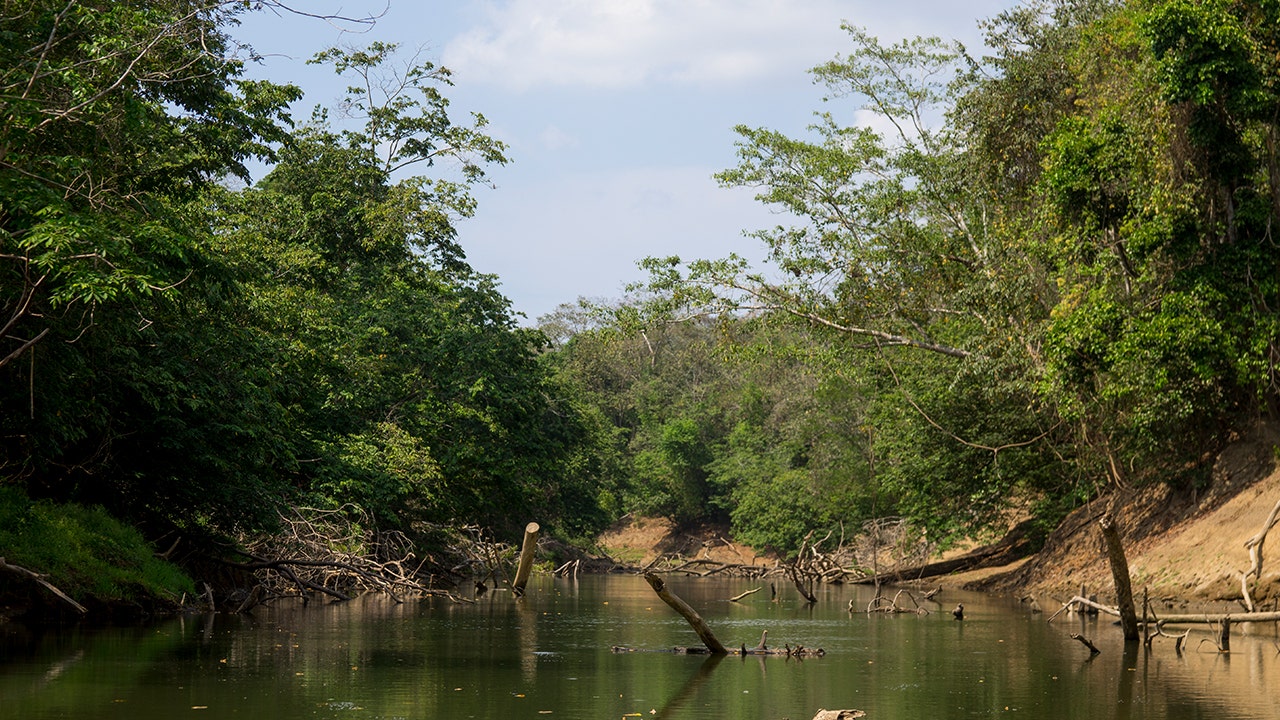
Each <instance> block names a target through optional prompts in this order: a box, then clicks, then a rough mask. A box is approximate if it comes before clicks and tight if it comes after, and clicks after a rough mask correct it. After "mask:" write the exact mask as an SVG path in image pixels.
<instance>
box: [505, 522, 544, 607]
mask: <svg viewBox="0 0 1280 720" xmlns="http://www.w3.org/2000/svg"><path fill="white" fill-rule="evenodd" d="M541 529H542V528H541V527H539V525H538V523H536V522H531V523H529V524H528V525H525V526H524V545H522V546H521V547H520V567H519V568H517V569H516V581H515V582H514V583H512V584H511V590H512V591H513V592H515V594H516V597H521V596H523V595H524V586H525V585H527V584H528V583H529V572H530V571H531V570H533V556H534V553H535V552H536V551H537V549H538V532H539V531H540V530H541Z"/></svg>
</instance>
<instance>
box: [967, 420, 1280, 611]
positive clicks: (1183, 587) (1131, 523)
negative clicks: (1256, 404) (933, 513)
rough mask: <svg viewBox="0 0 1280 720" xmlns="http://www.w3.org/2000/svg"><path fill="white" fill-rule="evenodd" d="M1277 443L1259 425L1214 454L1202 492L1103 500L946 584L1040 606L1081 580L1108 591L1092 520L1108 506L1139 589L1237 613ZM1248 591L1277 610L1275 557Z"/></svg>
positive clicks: (1278, 483) (1279, 494)
mask: <svg viewBox="0 0 1280 720" xmlns="http://www.w3.org/2000/svg"><path fill="white" fill-rule="evenodd" d="M1278 447H1280V432H1278V431H1277V428H1276V427H1274V426H1268V427H1260V428H1258V429H1257V430H1255V431H1254V433H1253V434H1252V435H1251V436H1249V437H1246V438H1242V439H1241V440H1239V441H1238V442H1236V443H1234V444H1232V445H1231V446H1230V447H1228V448H1227V449H1226V450H1225V451H1224V452H1223V453H1222V454H1221V455H1220V456H1219V458H1218V460H1217V462H1216V463H1215V465H1214V468H1213V472H1212V477H1211V481H1210V483H1209V485H1208V487H1206V488H1204V489H1202V490H1200V491H1196V490H1193V489H1192V490H1181V491H1178V490H1174V489H1172V488H1170V487H1169V486H1167V485H1162V484H1161V485H1156V486H1153V487H1147V488H1142V489H1139V490H1125V491H1119V492H1116V493H1114V494H1112V495H1110V496H1107V497H1103V498H1099V499H1098V500H1095V501H1094V502H1092V503H1090V504H1089V505H1087V506H1085V507H1082V508H1079V509H1078V510H1076V511H1075V512H1073V513H1072V514H1071V515H1069V516H1068V517H1067V518H1066V519H1065V520H1064V521H1063V522H1062V524H1061V525H1059V527H1058V528H1057V529H1056V530H1055V531H1054V532H1053V533H1051V534H1050V536H1049V538H1048V539H1047V541H1046V543H1045V546H1044V548H1043V549H1042V550H1041V551H1040V552H1039V553H1037V554H1036V555H1035V556H1033V557H1031V558H1028V559H1027V560H1025V561H1023V562H1021V563H1019V564H1017V565H1016V566H1012V567H1007V568H1003V569H999V570H996V569H988V570H986V571H983V572H980V573H976V574H970V575H957V576H954V577H951V578H949V579H948V581H947V582H948V583H949V584H953V585H954V586H956V587H962V588H966V589H973V590H984V591H988V592H997V593H1007V594H1016V595H1018V596H1027V595H1030V596H1034V597H1036V598H1037V599H1039V600H1040V604H1041V605H1042V606H1043V607H1045V608H1048V607H1050V604H1052V603H1053V602H1058V601H1065V600H1067V599H1069V598H1070V597H1071V596H1072V595H1074V594H1076V593H1077V592H1078V591H1079V588H1080V586H1081V585H1084V586H1086V587H1088V588H1089V589H1090V592H1094V591H1096V592H1098V594H1099V596H1100V597H1107V596H1108V595H1109V594H1110V593H1111V571H1110V567H1109V565H1108V563H1107V559H1106V553H1105V551H1104V549H1103V545H1102V539H1101V536H1100V533H1099V531H1098V528H1097V518H1098V517H1099V516H1100V515H1101V514H1102V513H1103V512H1111V513H1112V514H1113V515H1114V516H1115V517H1116V518H1117V520H1118V522H1119V525H1120V529H1121V534H1122V539H1123V541H1124V545H1125V554H1126V556H1127V558H1128V561H1129V572H1130V576H1131V577H1132V578H1133V585H1134V591H1135V592H1141V590H1142V588H1146V589H1147V590H1148V592H1149V594H1150V596H1151V597H1152V598H1155V599H1158V600H1160V601H1161V602H1163V603H1164V604H1165V605H1166V606H1168V607H1191V608H1194V609H1196V610H1201V609H1203V610H1206V611H1207V610H1210V609H1216V610H1218V611H1227V610H1236V611H1238V610H1239V609H1240V605H1239V601H1240V600H1241V599H1242V597H1243V595H1242V592H1241V582H1240V578H1241V575H1242V574H1243V573H1244V571H1246V570H1247V569H1248V568H1249V566H1250V558H1249V553H1248V551H1247V549H1246V548H1245V542H1246V541H1247V540H1249V539H1250V538H1251V537H1253V536H1254V535H1255V534H1257V533H1258V532H1260V531H1261V530H1262V529H1263V526H1264V524H1265V523H1266V521H1267V518H1268V516H1269V515H1270V513H1271V511H1272V509H1273V508H1274V507H1275V506H1276V503H1277V502H1278V501H1280V471H1277V467H1276V465H1277V448H1278ZM1264 560H1265V554H1264ZM1250 592H1251V594H1252V596H1253V599H1254V601H1255V602H1257V603H1258V604H1259V606H1262V607H1266V608H1271V607H1273V606H1275V604H1276V602H1277V601H1278V600H1280V563H1271V564H1270V565H1267V564H1264V565H1263V572H1262V577H1261V580H1260V581H1259V582H1258V583H1257V584H1256V586H1253V588H1252V589H1251V591H1250Z"/></svg>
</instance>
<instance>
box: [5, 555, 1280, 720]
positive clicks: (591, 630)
mask: <svg viewBox="0 0 1280 720" xmlns="http://www.w3.org/2000/svg"><path fill="white" fill-rule="evenodd" d="M669 584H670V586H671V587H672V589H673V591H675V592H676V593H677V594H679V595H680V596H681V597H682V598H684V599H685V600H686V601H688V602H689V603H690V604H691V605H693V606H694V607H696V608H697V609H698V610H699V613H700V614H701V615H702V616H703V617H704V618H705V619H706V620H707V622H708V623H709V624H710V625H711V626H712V627H713V628H714V629H715V631H716V634H717V635H718V636H719V637H720V639H721V641H723V642H724V643H725V644H726V645H728V646H732V647H736V646H738V645H740V644H746V645H748V646H753V645H755V644H756V643H757V642H758V641H759V638H760V633H761V631H762V630H768V631H769V640H770V645H772V646H781V645H784V644H787V643H790V644H791V645H792V646H795V645H798V644H802V645H805V646H806V647H822V648H824V649H825V650H826V651H827V655H826V656H825V657H823V658H811V659H807V660H804V661H803V662H800V661H796V660H794V659H791V660H788V659H786V658H782V657H768V658H765V657H761V656H753V657H747V658H739V657H728V658H716V657H706V656H679V655H673V654H670V653H668V652H661V651H662V650H664V649H667V648H670V647H672V646H677V645H692V644H695V643H696V642H697V638H696V636H695V635H694V634H693V631H692V630H690V629H689V627H688V626H687V625H686V624H685V623H684V621H683V620H682V619H681V618H679V617H678V616H676V615H675V614H674V613H673V612H671V611H670V609H669V608H667V607H666V606H665V605H664V604H663V603H662V602H661V601H660V600H658V599H657V598H656V597H655V596H654V595H653V592H652V591H651V590H650V589H649V587H648V585H647V584H646V583H645V582H644V581H643V580H642V579H640V578H638V577H603V578H601V577H590V576H588V577H583V578H581V579H580V580H578V581H577V582H574V581H572V580H567V579H566V580H555V581H552V580H550V579H544V580H542V581H540V582H537V583H533V584H531V585H530V588H529V592H528V593H527V594H526V596H525V597H524V598H523V599H521V600H516V599H514V598H512V597H511V595H510V594H509V593H503V592H490V593H486V594H485V595H483V596H481V597H480V598H478V602H477V603H475V604H454V603H451V602H449V601H448V600H446V599H441V598H433V599H426V600H422V601H418V602H408V603H405V604H402V605H397V604H395V603H392V602H389V601H385V600H383V599H381V598H364V599H360V600H357V601H355V602H352V603H346V604H339V605H333V604H316V603H313V604H312V605H311V606H310V607H302V606H289V605H280V606H275V607H267V608H260V609H258V610H256V611H255V613H254V614H253V615H251V616H236V615H208V616H195V617H185V618H177V619H174V620H172V621H169V622H165V623H162V624H159V625H154V626H149V627H143V628H112V629H103V630H92V631H90V630H84V629H78V628H74V627H73V628H66V629H62V630H56V629H45V630H43V631H39V630H33V631H28V632H26V633H25V634H24V633H21V632H15V631H14V629H13V628H5V629H4V630H3V631H0V633H2V634H0V720H8V719H9V718H15V719H16V718H24V719H25V718H37V719H39V718H87V717H92V718H128V720H151V719H153V718H155V719H158V718H172V717H174V716H182V715H187V714H190V713H191V712H192V710H193V709H195V708H199V716H200V717H204V718H231V717H236V718H241V717H270V718H293V717H321V718H344V717H362V718H428V717H432V718H437V717H440V718H503V719H505V718H512V717H532V716H539V717H541V716H542V715H549V716H550V717H552V718H554V717H561V718H609V717H613V718H620V717H626V716H628V715H630V716H631V717H635V714H636V713H639V714H641V715H642V716H643V717H655V718H688V719H697V720H708V719H710V718H727V717H733V718H744V719H746V720H751V719H752V718H767V719H769V720H777V719H778V718H786V717H790V718H808V717H812V715H813V713H814V712H815V711H816V710H817V709H818V708H820V707H825V708H837V707H854V708H860V709H863V710H866V711H867V712H868V717H869V718H871V719H872V720H879V719H881V718H902V719H903V720H906V719H908V718H909V719H910V720H919V718H933V717H948V718H965V717H983V718H987V717H997V716H999V717H1005V716H1009V717H1012V716H1014V715H1021V716H1023V717H1033V718H1046V719H1049V720H1053V719H1055V718H1064V719H1065V718H1094V717H1104V718H1111V717H1114V718H1125V719H1131V720H1147V719H1153V720H1154V719H1163V718H1170V719H1173V718H1176V719H1177V720H1187V719H1191V720H1195V719H1197V718H1263V719H1266V718H1273V719H1275V720H1280V710H1277V706H1278V705H1280V703H1277V701H1278V700H1280V697H1278V696H1277V693H1278V692H1280V691H1278V690H1277V688H1280V682H1278V681H1280V656H1278V655H1277V642H1276V634H1275V628H1274V627H1273V626H1262V627H1254V628H1250V627H1245V626H1241V628H1240V629H1241V630H1242V631H1244V632H1250V633H1254V634H1252V635H1240V634H1237V636H1236V637H1235V638H1233V641H1232V649H1233V651H1234V652H1233V653H1232V654H1231V655H1230V656H1224V655H1219V654H1218V653H1217V652H1216V648H1215V647H1214V646H1213V645H1212V643H1200V644H1197V641H1198V638H1197V636H1196V635H1194V634H1193V636H1192V641H1191V642H1190V644H1189V646H1188V649H1187V651H1186V652H1184V654H1183V655H1182V656H1178V655H1177V654H1176V653H1175V652H1174V651H1173V647H1172V641H1164V640H1157V641H1156V642H1155V643H1154V647H1153V648H1152V649H1150V650H1147V649H1145V648H1142V647H1141V646H1140V645H1138V644H1131V645H1129V646H1125V644H1124V643H1123V642H1121V641H1120V640H1119V631H1118V630H1117V629H1116V628H1114V627H1112V626H1111V625H1110V624H1109V622H1108V621H1107V620H1105V619H1104V620H1099V619H1097V618H1089V617H1083V616H1076V617H1074V618H1070V619H1066V618H1063V619H1060V620H1058V621H1056V622H1055V623H1054V624H1053V625H1049V624H1047V623H1045V621H1044V616H1043V615H1031V614H1030V613H1028V612H1026V610H1025V608H1023V607H1021V606H1020V605H1018V604H1017V603H1016V602H1012V601H1009V602H1006V601H1003V600H1000V599H993V598H985V597H982V596H975V595H963V596H961V595H959V594H957V593H953V592H946V593H944V596H945V597H944V598H943V599H945V604H939V603H930V604H929V607H930V609H931V610H932V612H931V613H930V614H929V615H924V616H915V615H898V616H894V615H883V614H876V615H867V614H865V613H861V612H855V613H849V612H847V611H846V608H847V607H848V604H849V601H850V600H853V601H854V607H857V608H862V607H866V603H867V602H868V601H869V600H870V594H869V593H870V591H869V590H868V591H865V592H864V590H863V589H860V588H853V587H843V588H842V587H826V588H822V589H820V596H819V602H818V604H817V605H816V606H814V607H808V606H806V604H805V603H804V602H803V601H802V600H800V599H799V598H798V597H796V596H794V593H791V594H788V593H787V592H784V591H782V590H780V597H779V602H776V603H774V602H770V601H769V599H768V598H767V597H763V598H760V595H763V593H761V594H759V595H756V596H751V598H747V599H745V601H744V602H740V603H730V602H728V598H730V597H732V596H734V595H737V594H738V593H740V592H742V591H744V590H746V589H749V588H750V587H751V586H752V584H751V583H748V582H746V581H734V580H717V581H708V580H687V579H683V578H672V579H671V580H670V582H669ZM752 598H759V599H758V600H754V599H752ZM961 600H962V601H963V602H964V603H965V609H966V618H965V620H964V621H962V622H957V621H955V620H953V619H952V618H951V615H950V613H949V612H948V611H947V609H948V608H950V607H952V606H954V603H955V602H957V601H961ZM1072 632H1078V633H1081V634H1083V635H1085V636H1086V637H1089V638H1090V639H1092V640H1093V641H1094V643H1095V644H1097V645H1098V646H1099V648H1100V649H1101V650H1102V654H1101V655H1098V656H1096V657H1094V658H1092V659H1091V658H1090V655H1089V652H1088V650H1087V649H1086V648H1084V647H1083V646H1082V645H1081V644H1080V643H1078V642H1076V641H1075V640H1072V639H1071V638H1070V637H1069V635H1070V633H1072ZM1199 637H1206V635H1204V634H1202V635H1200V636H1199ZM615 645H625V646H630V647H636V648H640V649H642V650H643V651H642V652H634V653H613V652H610V650H609V649H610V648H611V647H612V646H615Z"/></svg>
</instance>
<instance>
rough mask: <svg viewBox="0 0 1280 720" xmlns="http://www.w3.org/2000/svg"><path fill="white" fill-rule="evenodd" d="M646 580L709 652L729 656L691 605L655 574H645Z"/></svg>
mask: <svg viewBox="0 0 1280 720" xmlns="http://www.w3.org/2000/svg"><path fill="white" fill-rule="evenodd" d="M644 579H645V581H646V582H648V583H649V587H651V588H653V591H654V592H655V593H657V594H658V597H659V598H662V602H664V603H666V604H667V605H668V606H670V607H671V609H672V610H675V611H676V612H678V613H680V617H683V618H684V619H685V621H686V622H688V623H689V627H691V628H693V631H694V632H696V633H698V639H700V640H702V644H703V645H706V646H707V650H710V651H711V652H712V653H714V654H716V655H727V654H728V653H729V651H728V650H726V649H725V647H724V645H721V644H720V641H719V640H717V639H716V636H715V633H713V632H711V628H710V627H708V626H707V623H706V622H705V621H703V619H702V616H701V615H699V614H698V612H697V611H696V610H694V609H693V608H691V607H689V603H686V602H685V601H684V600H681V599H680V598H679V597H678V596H677V595H676V594H675V593H673V592H671V591H670V590H668V589H667V584H666V583H664V582H663V581H662V578H660V577H658V576H657V575H654V574H653V573H645V574H644Z"/></svg>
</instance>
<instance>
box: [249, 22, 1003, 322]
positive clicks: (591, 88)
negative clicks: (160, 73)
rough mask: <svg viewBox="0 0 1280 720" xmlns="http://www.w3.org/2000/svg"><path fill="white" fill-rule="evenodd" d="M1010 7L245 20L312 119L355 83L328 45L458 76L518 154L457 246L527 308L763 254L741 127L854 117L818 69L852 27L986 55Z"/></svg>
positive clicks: (601, 295)
mask: <svg viewBox="0 0 1280 720" xmlns="http://www.w3.org/2000/svg"><path fill="white" fill-rule="evenodd" d="M1015 4H1016V3H1015V2H1012V1H1011V0H970V1H969V2H964V3H958V2H955V1H954V0H898V1H897V2H883V1H882V0H448V1H445V0H375V1H368V0H345V1H344V2H337V1H334V0H296V2H295V4H294V5H293V7H296V8H300V9H305V10H306V11H307V12H308V13H313V14H317V15H323V14H341V15H343V16H346V17H352V18H363V17H369V16H375V17H376V20H375V21H374V22H373V23H372V24H371V25H363V24H357V23H350V22H337V21H325V20H321V19H316V18H310V17H300V16H297V15H290V14H287V13H285V14H273V13H270V12H266V11H259V12H256V13H250V14H247V15H245V16H244V17H243V21H242V24H241V26H240V27H238V28H235V29H233V30H232V31H231V34H232V36H233V37H234V38H236V39H237V40H239V41H241V42H246V43H248V44H249V45H251V46H252V47H253V49H254V50H255V51H256V52H257V53H259V54H261V55H262V56H263V58H264V59H263V61H262V62H261V63H260V64H257V65H256V66H254V67H252V68H251V69H250V74H251V75H253V76H256V77H265V78H269V79H271V80H274V81H276V82H291V83H294V84H296V85H298V86H300V87H301V88H302V89H303V90H304V91H305V92H306V96H305V98H304V99H303V100H302V101H300V102H299V103H298V104H297V105H295V110H294V116H295V118H297V119H299V120H302V119H305V118H307V117H308V116H309V115H310V112H311V108H313V107H315V106H317V105H321V106H333V105H335V104H336V103H337V102H338V100H340V99H341V97H342V94H343V90H344V88H345V87H346V84H347V83H346V82H345V81H344V80H343V79H341V78H338V77H337V76H336V75H334V74H333V72H332V70H330V69H327V68H323V67H318V66H308V65H306V64H305V61H306V60H307V59H308V58H310V57H311V56H312V55H314V54H315V53H316V52H319V51H320V50H323V49H325V48H326V47H330V46H333V45H343V46H353V47H359V46H363V45H366V44H368V43H370V42H373V41H383V42H394V43H399V44H400V45H401V47H402V50H403V51H404V52H403V57H404V59H406V60H407V59H408V58H410V57H411V56H412V55H413V54H414V53H415V52H419V53H421V55H420V57H421V58H423V59H425V60H429V61H431V62H433V63H436V64H437V65H443V66H445V67H447V68H449V69H450V70H451V71H452V72H453V82H454V86H453V87H451V88H448V89H447V91H446V94H447V96H448V97H449V99H450V102H451V106H450V109H451V111H453V112H455V113H456V115H454V117H455V119H458V120H461V119H464V118H465V117H466V113H469V112H480V113H482V114H483V115H484V116H485V117H486V118H487V119H488V120H489V123H490V124H489V127H488V128H487V130H488V132H489V133H490V134H491V135H493V136H495V137H497V138H498V139H500V140H502V141H504V142H505V143H507V144H508V145H509V153H508V154H509V156H510V158H511V162H510V163H509V164H507V165H506V166H501V167H494V168H491V169H490V171H489V179H490V181H491V183H490V185H488V186H482V187H477V188H475V195H476V198H477V201H478V203H479V205H478V208H477V211H476V215H475V217H473V218H469V219H465V220H463V221H462V222H461V223H460V225H459V237H458V240H459V242H460V243H461V245H462V247H463V248H464V250H465V251H466V253H467V259H468V261H469V262H470V263H471V265H472V267H474V268H475V269H476V270H478V271H479V272H483V273H488V274H492V275H496V276H497V278H498V282H499V287H500V289H501V291H502V292H503V294H504V295H506V296H507V297H508V298H509V299H510V300H511V303H512V308H513V310H514V311H516V312H517V313H520V314H522V315H523V319H522V320H521V322H522V323H523V324H526V325H532V324H535V323H536V321H537V319H538V317H539V316H541V315H544V314H547V313H550V312H552V311H553V310H555V308H556V307H557V306H558V305H560V304H562V303H573V302H575V301H576V300H577V299H578V298H589V299H593V300H609V299H616V298H621V297H622V296H623V295H624V289H625V286H626V285H627V284H628V283H630V282H635V281H639V280H643V279H644V274H643V272H642V271H641V270H639V269H638V267H637V265H636V263H637V262H638V261H639V260H640V259H642V258H644V257H647V256H663V257H665V256H668V255H678V256H680V257H681V258H684V259H694V258H719V257H724V256H726V255H728V254H729V253H731V252H734V253H737V254H739V255H743V256H745V257H747V258H750V259H752V260H753V261H754V262H756V263H757V264H758V263H759V262H760V260H761V258H762V256H763V252H762V249H761V248H760V247H759V243H758V241H755V240H752V239H750V238H748V237H746V236H745V234H744V233H746V232H749V231H751V230H755V229H762V228H766V227H772V226H774V225H777V224H779V223H786V222H787V220H786V218H783V217H780V216H778V215H776V214H774V213H773V212H772V211H771V210H770V209H769V208H767V207H765V206H764V205H762V204H760V203H759V202H757V201H756V200H755V199H754V197H753V192H752V191H751V190H749V189H741V188H737V189H726V188H722V187H720V186H719V185H718V184H717V183H716V181H715V179H714V177H713V176H714V174H715V173H717V172H719V171H722V170H725V169H728V168H731V167H733V166H734V165H735V164H736V149H735V145H734V143H735V141H736V139H737V136H736V135H735V133H734V131H733V128H734V127H735V126H737V125H748V126H751V127H767V128H770V129H774V130H779V131H782V132H784V133H786V134H788V135H792V136H796V137H800V136H803V135H804V134H805V133H806V128H807V126H808V125H809V124H811V123H812V122H813V120H814V113H815V112H817V111H829V112H832V113H833V114H834V115H835V116H836V117H837V118H838V119H839V120H841V121H842V122H846V123H848V124H856V123H858V122H859V119H860V117H862V115H861V114H860V112H859V107H858V105H857V102H856V101H855V100H842V101H840V102H838V103H834V104H833V103H825V104H824V103H823V101H822V97H823V89H822V88H821V87H818V86H815V85H813V84H812V82H811V78H810V76H809V74H808V70H809V68H812V67H814V66H816V65H818V64H821V63H823V62H826V61H828V60H831V59H833V58H834V57H836V56H837V55H839V54H841V53H845V52H847V51H848V50H849V49H850V48H851V47H852V46H851V44H850V42H849V39H848V35H847V33H845V32H844V31H843V30H842V29H841V23H842V22H848V23H849V24H852V25H856V26H860V27H864V28H866V29H867V30H869V31H870V32H871V33H872V34H873V35H876V36H878V37H879V38H880V39H881V40H882V41H886V42H890V41H897V40H900V39H902V38H905V37H913V36H916V35H938V36H941V37H943V38H947V39H955V40H959V41H961V42H963V43H964V44H965V45H966V46H967V47H969V48H970V49H971V50H973V49H977V48H980V47H981V37H982V36H981V30H980V28H979V21H980V20H981V19H983V18H988V17H992V16H994V15H996V14H998V13H999V12H1001V11H1002V10H1005V9H1007V8H1009V7H1012V6H1013V5H1015Z"/></svg>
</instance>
